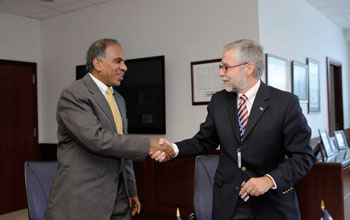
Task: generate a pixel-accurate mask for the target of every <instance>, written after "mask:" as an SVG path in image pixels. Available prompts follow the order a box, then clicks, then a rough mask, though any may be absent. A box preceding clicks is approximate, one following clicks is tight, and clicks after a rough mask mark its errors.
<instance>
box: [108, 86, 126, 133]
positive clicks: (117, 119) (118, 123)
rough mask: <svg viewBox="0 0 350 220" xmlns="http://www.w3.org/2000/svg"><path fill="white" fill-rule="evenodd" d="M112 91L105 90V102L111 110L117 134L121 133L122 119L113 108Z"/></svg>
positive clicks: (109, 89)
mask: <svg viewBox="0 0 350 220" xmlns="http://www.w3.org/2000/svg"><path fill="white" fill-rule="evenodd" d="M113 99H114V98H113V95H112V90H111V88H108V89H107V102H108V104H109V107H110V108H111V110H112V114H113V118H114V123H115V126H116V127H117V132H118V134H121V133H122V119H121V118H120V114H119V112H118V111H117V108H116V106H115V103H114V100H113Z"/></svg>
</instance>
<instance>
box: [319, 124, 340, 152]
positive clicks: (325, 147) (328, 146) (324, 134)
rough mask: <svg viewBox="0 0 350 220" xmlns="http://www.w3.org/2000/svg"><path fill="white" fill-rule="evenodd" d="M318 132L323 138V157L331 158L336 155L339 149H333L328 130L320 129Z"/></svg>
mask: <svg viewBox="0 0 350 220" xmlns="http://www.w3.org/2000/svg"><path fill="white" fill-rule="evenodd" d="M318 133H319V134H320V139H321V143H322V148H323V149H322V150H323V152H324V154H325V155H324V157H323V158H329V157H332V156H334V155H335V154H336V153H337V151H335V150H334V149H332V146H331V143H330V141H329V136H328V132H327V130H326V129H318Z"/></svg>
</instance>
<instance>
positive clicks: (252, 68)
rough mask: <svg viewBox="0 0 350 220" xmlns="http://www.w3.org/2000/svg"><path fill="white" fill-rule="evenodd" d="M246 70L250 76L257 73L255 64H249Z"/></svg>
mask: <svg viewBox="0 0 350 220" xmlns="http://www.w3.org/2000/svg"><path fill="white" fill-rule="evenodd" d="M246 70H247V74H248V75H252V74H253V75H254V73H255V64H254V63H253V62H249V63H247V65H246Z"/></svg>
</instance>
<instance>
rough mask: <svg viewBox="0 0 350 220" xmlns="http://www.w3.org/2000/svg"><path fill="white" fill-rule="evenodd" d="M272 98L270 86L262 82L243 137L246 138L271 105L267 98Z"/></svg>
mask: <svg viewBox="0 0 350 220" xmlns="http://www.w3.org/2000/svg"><path fill="white" fill-rule="evenodd" d="M269 98H270V96H269V92H268V87H267V86H266V85H265V84H264V83H263V82H261V84H260V88H259V90H258V92H257V94H256V97H255V100H254V103H253V106H252V109H251V110H250V114H249V118H248V124H247V127H246V129H245V132H244V136H243V138H244V139H246V137H248V135H249V133H250V132H251V131H252V129H253V128H254V127H255V125H256V123H257V122H258V121H259V119H260V118H261V116H262V115H263V114H264V112H265V111H266V109H267V108H268V107H269V103H268V102H267V100H268V99H269Z"/></svg>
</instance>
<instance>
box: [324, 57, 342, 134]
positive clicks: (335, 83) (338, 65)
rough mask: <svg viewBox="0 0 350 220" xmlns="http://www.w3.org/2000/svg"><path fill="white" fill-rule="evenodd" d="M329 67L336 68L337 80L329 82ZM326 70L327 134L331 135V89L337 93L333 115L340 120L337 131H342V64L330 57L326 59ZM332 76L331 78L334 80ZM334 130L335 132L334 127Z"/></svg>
mask: <svg viewBox="0 0 350 220" xmlns="http://www.w3.org/2000/svg"><path fill="white" fill-rule="evenodd" d="M331 66H334V67H335V68H336V74H337V75H339V78H338V80H331V79H332V76H331V74H332V73H331ZM326 69H327V101H328V132H329V134H332V125H331V124H332V115H331V103H332V101H333V100H332V95H331V88H336V89H337V91H338V93H339V94H338V98H337V102H338V103H339V105H335V113H334V114H335V115H336V118H338V119H339V120H341V124H340V128H339V129H340V130H343V129H344V110H343V80H342V72H343V71H342V63H341V62H340V61H337V60H335V59H332V58H330V57H326ZM333 74H334V73H333ZM334 75H335V74H334ZM334 75H333V78H334ZM335 120H336V119H335ZM336 121H337V120H336ZM334 129H335V130H336V127H335V128H334Z"/></svg>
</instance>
